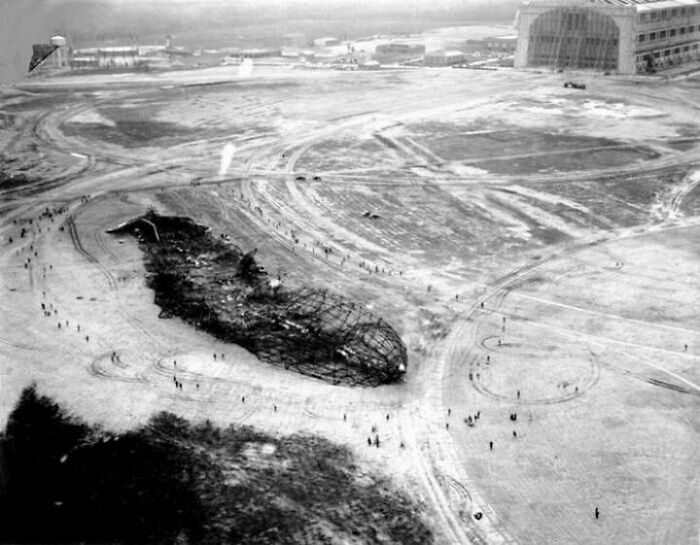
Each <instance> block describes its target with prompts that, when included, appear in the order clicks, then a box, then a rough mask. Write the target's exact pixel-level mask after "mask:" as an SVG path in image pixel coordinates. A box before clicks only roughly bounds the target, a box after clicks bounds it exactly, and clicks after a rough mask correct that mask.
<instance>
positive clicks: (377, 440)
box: [374, 435, 379, 448]
mask: <svg viewBox="0 0 700 545" xmlns="http://www.w3.org/2000/svg"><path fill="white" fill-rule="evenodd" d="M374 446H376V447H377V448H379V436H378V435H375V436H374Z"/></svg>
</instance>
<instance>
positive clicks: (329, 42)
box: [314, 37, 340, 47]
mask: <svg viewBox="0 0 700 545" xmlns="http://www.w3.org/2000/svg"><path fill="white" fill-rule="evenodd" d="M334 45H340V40H338V38H331V37H326V38H316V39H315V40H314V47H331V46H334Z"/></svg>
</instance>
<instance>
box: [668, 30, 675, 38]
mask: <svg viewBox="0 0 700 545" xmlns="http://www.w3.org/2000/svg"><path fill="white" fill-rule="evenodd" d="M669 35H670V36H671V38H673V37H674V36H675V35H676V29H675V28H672V29H671V30H669Z"/></svg>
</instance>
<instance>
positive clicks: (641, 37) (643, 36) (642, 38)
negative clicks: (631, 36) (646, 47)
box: [637, 34, 646, 43]
mask: <svg viewBox="0 0 700 545" xmlns="http://www.w3.org/2000/svg"><path fill="white" fill-rule="evenodd" d="M645 39H646V36H645V35H644V34H640V35H639V36H637V41H638V42H639V43H642V42H643V41H644V40H645Z"/></svg>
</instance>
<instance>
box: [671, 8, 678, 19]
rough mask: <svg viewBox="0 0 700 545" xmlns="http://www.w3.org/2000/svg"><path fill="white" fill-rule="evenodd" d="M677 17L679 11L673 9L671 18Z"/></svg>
mask: <svg viewBox="0 0 700 545" xmlns="http://www.w3.org/2000/svg"><path fill="white" fill-rule="evenodd" d="M676 15H678V10H677V9H676V8H673V9H672V10H671V17H675V16H676Z"/></svg>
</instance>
